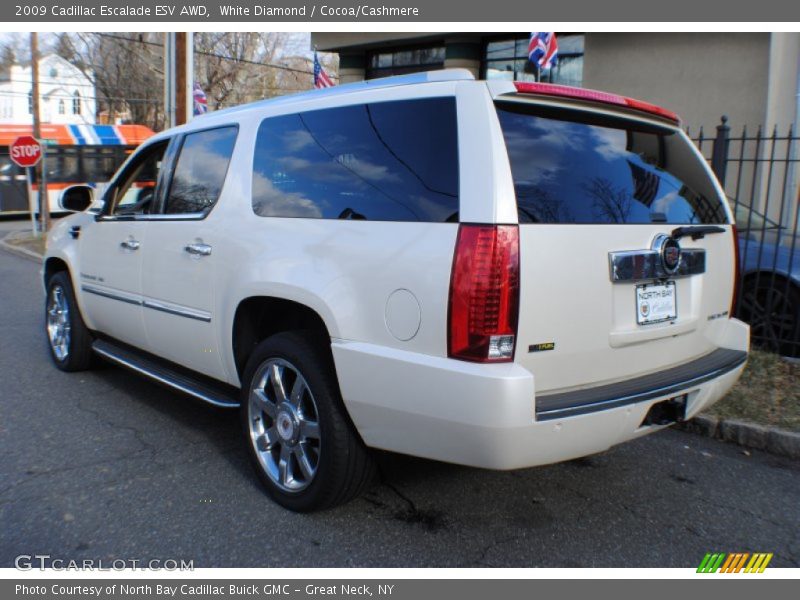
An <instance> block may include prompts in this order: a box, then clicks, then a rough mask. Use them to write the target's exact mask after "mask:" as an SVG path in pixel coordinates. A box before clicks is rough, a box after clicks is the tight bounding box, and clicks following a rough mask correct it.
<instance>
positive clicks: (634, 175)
mask: <svg viewBox="0 0 800 600" xmlns="http://www.w3.org/2000/svg"><path fill="white" fill-rule="evenodd" d="M497 114H498V117H499V119H500V125H501V128H502V130H503V136H504V138H505V142H506V148H507V149H508V156H509V160H510V162H511V172H512V176H513V179H514V189H515V192H516V196H517V208H518V213H519V222H520V223H671V224H694V223H702V224H707V223H708V224H710V223H725V222H726V213H725V210H724V207H723V205H722V202H721V201H720V198H719V196H718V194H717V191H716V188H715V187H714V184H713V182H712V180H711V179H710V177H709V175H708V173H707V172H706V170H705V166H704V165H703V163H702V162H701V159H700V158H698V157H697V155H696V154H695V153H694V151H693V149H692V148H691V147H690V145H689V144H690V142H688V141H687V140H686V139H685V138H683V137H682V136H681V135H680V134H678V133H677V132H675V131H673V130H671V129H668V128H665V127H658V126H655V125H650V124H647V123H642V122H637V121H633V120H630V119H623V118H619V119H617V118H614V117H605V116H596V115H592V114H591V113H587V112H580V111H573V110H560V109H559V110H553V109H549V108H544V107H533V106H530V105H527V104H523V103H514V102H501V103H498V105H497Z"/></svg>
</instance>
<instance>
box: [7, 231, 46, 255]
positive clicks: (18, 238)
mask: <svg viewBox="0 0 800 600" xmlns="http://www.w3.org/2000/svg"><path fill="white" fill-rule="evenodd" d="M5 242H6V243H7V244H9V245H11V246H16V247H17V248H24V249H25V250H30V251H31V252H35V253H36V254H38V255H39V256H44V251H45V248H46V245H47V239H46V238H45V236H43V235H41V236H38V237H33V236H32V235H30V234H27V235H12V236H10V237H7V238H6V239H5Z"/></svg>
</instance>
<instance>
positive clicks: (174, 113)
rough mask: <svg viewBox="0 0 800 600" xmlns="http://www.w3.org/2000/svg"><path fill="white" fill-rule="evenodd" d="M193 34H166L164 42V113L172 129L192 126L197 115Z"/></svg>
mask: <svg viewBox="0 0 800 600" xmlns="http://www.w3.org/2000/svg"><path fill="white" fill-rule="evenodd" d="M193 65H194V43H193V34H192V33H191V32H186V31H178V32H175V33H166V34H165V40H164V112H165V113H166V116H167V124H168V126H169V127H175V126H176V125H183V124H184V123H188V122H189V120H190V119H191V118H192V114H193V95H192V94H193V87H194V68H193Z"/></svg>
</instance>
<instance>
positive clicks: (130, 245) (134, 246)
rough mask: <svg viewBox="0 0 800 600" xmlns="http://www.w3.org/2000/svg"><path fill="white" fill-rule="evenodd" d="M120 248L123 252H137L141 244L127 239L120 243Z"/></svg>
mask: <svg viewBox="0 0 800 600" xmlns="http://www.w3.org/2000/svg"><path fill="white" fill-rule="evenodd" d="M119 245H120V247H122V248H124V249H125V250H138V249H139V246H141V245H142V244H141V243H140V242H139V241H138V240H135V239H133V238H128V239H127V240H125V241H124V242H120V244H119Z"/></svg>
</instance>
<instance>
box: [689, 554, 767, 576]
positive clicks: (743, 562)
mask: <svg viewBox="0 0 800 600" xmlns="http://www.w3.org/2000/svg"><path fill="white" fill-rule="evenodd" d="M771 560H772V552H769V553H767V552H754V553H753V554H750V553H749V552H732V553H725V552H714V553H711V552H709V553H708V554H706V555H705V556H704V557H703V560H702V561H701V562H700V566H699V567H697V572H698V573H763V572H764V569H766V568H767V565H768V564H769V561H771Z"/></svg>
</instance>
